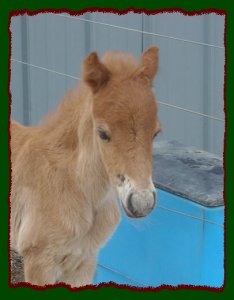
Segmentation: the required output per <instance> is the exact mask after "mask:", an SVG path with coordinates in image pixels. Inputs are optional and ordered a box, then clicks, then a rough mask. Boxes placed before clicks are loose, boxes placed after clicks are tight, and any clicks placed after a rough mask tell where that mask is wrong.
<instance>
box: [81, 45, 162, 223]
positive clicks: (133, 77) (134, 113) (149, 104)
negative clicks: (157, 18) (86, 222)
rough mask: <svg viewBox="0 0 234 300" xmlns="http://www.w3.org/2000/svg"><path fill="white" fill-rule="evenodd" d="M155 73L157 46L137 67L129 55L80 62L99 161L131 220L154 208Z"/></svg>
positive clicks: (144, 55)
mask: <svg viewBox="0 0 234 300" xmlns="http://www.w3.org/2000/svg"><path fill="white" fill-rule="evenodd" d="M157 69H158V48H157V47H152V48H150V49H148V50H147V51H146V52H145V53H144V54H143V55H142V57H141V59H140V62H139V63H138V64H136V63H135V60H134V59H133V57H132V56H130V55H127V54H122V53H113V52H107V53H106V55H105V56H104V58H103V61H102V62H101V61H100V60H99V58H98V56H97V54H96V53H91V54H90V55H89V56H88V57H87V59H86V60H85V63H84V72H83V79H84V81H85V82H86V83H87V84H88V86H89V87H90V88H91V91H92V98H93V124H94V130H95V138H96V139H97V143H98V147H99V151H100V153H101V157H102V161H103V163H104V165H105V168H106V171H107V174H108V176H109V178H110V181H111V183H112V185H113V186H114V187H115V188H116V190H117V193H118V195H119V198H120V199H121V202H122V205H123V208H124V210H125V212H126V214H127V215H128V216H130V217H135V218H136V217H143V216H145V215H147V214H148V213H149V212H150V211H151V210H152V209H153V207H154V206H155V203H156V192H155V188H154V185H153V182H152V177H151V173H152V142H153V139H154V137H155V136H156V135H157V133H158V131H159V130H160V125H159V120H158V117H157V104H156V100H155V97H154V94H153V92H152V90H151V84H152V81H153V79H154V76H155V74H156V72H157Z"/></svg>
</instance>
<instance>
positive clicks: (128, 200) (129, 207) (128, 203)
mask: <svg viewBox="0 0 234 300" xmlns="http://www.w3.org/2000/svg"><path fill="white" fill-rule="evenodd" d="M132 196H133V193H131V194H130V195H129V196H128V199H127V208H128V210H129V211H130V212H132V213H134V207H133V205H132Z"/></svg>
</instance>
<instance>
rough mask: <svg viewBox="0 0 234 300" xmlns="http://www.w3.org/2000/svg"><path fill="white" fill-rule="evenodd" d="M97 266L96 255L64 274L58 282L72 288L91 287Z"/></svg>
mask: <svg viewBox="0 0 234 300" xmlns="http://www.w3.org/2000/svg"><path fill="white" fill-rule="evenodd" d="M96 265H97V263H96V255H93V256H89V257H88V258H86V259H85V260H83V261H82V262H81V264H80V265H79V266H78V267H77V268H75V269H74V270H72V271H67V272H65V273H63V275H62V276H61V278H60V279H59V280H58V282H64V283H66V284H69V285H71V287H81V286H85V285H90V284H92V282H93V277H94V273H95V270H96Z"/></svg>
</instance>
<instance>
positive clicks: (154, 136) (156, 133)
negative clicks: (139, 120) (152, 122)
mask: <svg viewBox="0 0 234 300" xmlns="http://www.w3.org/2000/svg"><path fill="white" fill-rule="evenodd" d="M158 133H159V131H157V132H155V134H154V135H153V139H155V138H156V136H157V135H158Z"/></svg>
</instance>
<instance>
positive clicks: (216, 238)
mask: <svg viewBox="0 0 234 300" xmlns="http://www.w3.org/2000/svg"><path fill="white" fill-rule="evenodd" d="M204 231H205V235H204V243H203V244H204V248H203V256H202V261H203V264H202V265H203V269H202V280H201V282H202V284H203V285H207V286H215V287H221V286H222V285H223V280H224V233H223V228H222V227H219V226H216V225H214V224H209V223H205V227H204Z"/></svg>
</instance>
